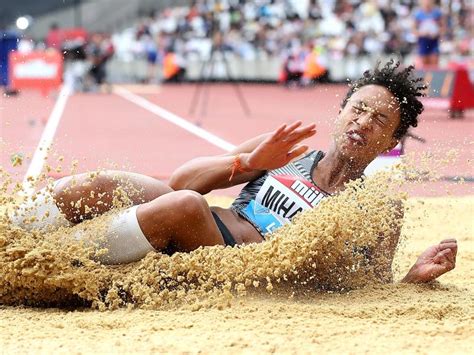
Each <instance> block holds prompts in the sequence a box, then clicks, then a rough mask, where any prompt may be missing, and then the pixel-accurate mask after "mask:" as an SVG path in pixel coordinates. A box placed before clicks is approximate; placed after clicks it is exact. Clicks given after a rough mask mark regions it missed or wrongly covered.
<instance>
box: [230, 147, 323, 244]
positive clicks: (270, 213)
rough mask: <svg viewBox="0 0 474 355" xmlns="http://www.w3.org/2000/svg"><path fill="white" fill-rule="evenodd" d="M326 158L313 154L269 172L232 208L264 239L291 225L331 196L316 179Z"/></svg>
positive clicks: (245, 192)
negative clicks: (314, 171) (315, 173)
mask: <svg viewBox="0 0 474 355" xmlns="http://www.w3.org/2000/svg"><path fill="white" fill-rule="evenodd" d="M323 155H324V154H323V152H321V151H313V152H311V153H309V154H307V155H305V156H304V157H303V158H301V159H299V160H296V161H294V162H291V163H289V164H287V165H285V166H284V167H282V168H279V169H275V170H270V171H267V172H266V173H265V174H264V175H262V176H261V177H260V178H258V179H256V180H253V181H251V182H249V183H248V184H247V185H246V186H245V187H244V188H243V189H242V191H241V192H240V195H239V196H238V197H237V199H236V200H235V201H234V203H233V204H232V207H231V208H232V209H233V210H234V211H235V212H237V213H238V214H239V216H241V217H242V218H244V219H246V220H247V221H248V222H250V223H251V224H252V225H253V226H254V227H255V228H256V229H257V231H258V232H259V233H260V234H261V235H262V236H264V235H265V234H267V233H270V232H273V231H274V230H276V229H278V228H279V227H281V226H283V225H284V224H287V223H289V222H291V220H292V219H293V218H294V217H295V216H296V215H297V214H298V213H300V212H302V211H304V210H307V209H309V208H313V207H315V206H316V205H317V204H318V203H319V202H320V201H321V200H322V199H323V198H325V197H327V196H329V194H328V193H326V192H324V191H322V190H321V189H320V188H319V187H318V186H316V184H315V183H314V181H313V179H312V173H313V170H314V169H315V167H316V166H317V164H318V162H319V161H320V160H321V158H322V157H323Z"/></svg>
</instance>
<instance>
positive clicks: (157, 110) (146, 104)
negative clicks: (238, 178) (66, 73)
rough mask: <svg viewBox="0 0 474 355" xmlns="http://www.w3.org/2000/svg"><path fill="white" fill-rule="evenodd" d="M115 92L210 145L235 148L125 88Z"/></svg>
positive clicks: (115, 89) (228, 148)
mask: <svg viewBox="0 0 474 355" xmlns="http://www.w3.org/2000/svg"><path fill="white" fill-rule="evenodd" d="M114 92H115V94H117V95H118V96H120V97H122V98H124V99H126V100H128V101H130V102H132V103H134V104H135V105H138V106H140V107H141V108H144V109H145V110H147V111H150V112H151V113H153V114H155V115H157V116H158V117H161V118H162V119H164V120H166V121H168V122H171V123H173V124H175V125H176V126H178V127H181V128H183V129H184V130H186V131H188V132H190V133H192V134H194V135H196V136H198V137H199V138H202V139H204V140H206V141H207V142H209V143H210V144H213V145H215V146H217V147H219V148H221V149H223V150H225V151H227V152H229V151H231V150H233V149H234V148H235V145H233V144H231V143H229V142H227V141H225V140H224V139H222V138H220V137H218V136H216V135H214V134H212V133H211V132H208V131H206V130H205V129H202V128H200V127H196V126H195V125H194V124H192V123H191V122H189V121H187V120H185V119H184V118H182V117H179V116H178V115H175V114H174V113H172V112H170V111H168V110H165V109H164V108H163V107H160V106H158V105H156V104H154V103H152V102H150V101H148V100H147V99H144V98H143V97H141V96H138V95H135V94H133V93H132V92H130V91H129V90H127V89H124V88H123V87H118V86H116V87H115V88H114Z"/></svg>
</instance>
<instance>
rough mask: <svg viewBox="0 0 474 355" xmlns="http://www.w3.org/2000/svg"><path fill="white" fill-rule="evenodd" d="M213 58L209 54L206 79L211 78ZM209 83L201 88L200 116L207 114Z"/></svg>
mask: <svg viewBox="0 0 474 355" xmlns="http://www.w3.org/2000/svg"><path fill="white" fill-rule="evenodd" d="M214 63H215V61H214V58H213V56H211V63H210V64H211V66H210V71H209V75H208V79H209V80H212V76H213V75H214ZM209 85H210V83H208V84H207V86H206V87H204V89H203V99H202V105H201V116H205V115H206V114H207V105H208V102H209V93H210V88H209Z"/></svg>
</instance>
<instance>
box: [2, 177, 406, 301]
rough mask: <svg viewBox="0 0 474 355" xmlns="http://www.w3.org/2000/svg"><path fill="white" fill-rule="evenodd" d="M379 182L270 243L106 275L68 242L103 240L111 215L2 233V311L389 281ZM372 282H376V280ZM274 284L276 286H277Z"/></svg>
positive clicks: (157, 259)
mask: <svg viewBox="0 0 474 355" xmlns="http://www.w3.org/2000/svg"><path fill="white" fill-rule="evenodd" d="M383 181H384V180H383V179H368V180H366V181H365V182H361V181H355V182H353V183H352V184H351V185H350V186H349V187H348V188H347V189H346V190H345V191H344V192H343V193H341V194H339V195H337V196H335V197H333V198H331V199H327V200H325V201H323V202H322V203H321V205H320V206H319V207H318V208H317V209H314V210H311V211H308V212H306V213H302V214H301V215H300V216H299V217H297V218H296V220H295V223H292V224H291V225H287V226H285V227H283V228H281V229H279V230H278V231H277V233H275V234H274V235H272V236H271V237H270V238H269V239H270V240H269V241H268V242H266V243H261V244H254V245H247V246H243V247H240V248H229V247H227V248H224V247H211V248H209V247H208V248H200V249H197V250H195V251H194V252H192V253H189V254H187V253H176V254H174V255H172V256H167V255H163V254H160V253H150V254H149V255H148V256H147V257H146V258H144V259H143V260H141V261H139V262H137V263H133V264H129V265H122V266H116V267H106V266H103V265H101V264H99V263H97V262H95V261H94V260H93V258H92V256H93V250H92V248H91V247H86V246H85V245H83V244H77V243H69V242H68V241H71V240H73V238H72V236H73V235H74V233H76V232H77V229H81V230H82V231H86V232H88V233H89V234H90V238H92V237H94V236H97V235H100V234H101V233H102V234H103V232H101V231H103V228H105V227H104V226H105V225H107V220H108V218H110V214H109V215H105V216H101V217H99V218H95V219H93V220H90V221H86V222H83V223H81V224H79V225H78V226H76V227H74V228H67V229H59V230H57V231H53V232H50V233H41V232H39V231H34V232H32V233H28V232H25V231H23V230H21V229H19V228H17V227H14V226H12V225H10V224H9V223H8V222H7V220H6V219H4V220H3V223H2V224H1V226H0V238H1V239H0V273H1V276H2V277H1V279H0V290H1V291H0V303H3V304H8V305H17V304H27V305H38V306H58V305H87V306H91V307H93V308H99V309H115V308H117V307H123V306H128V307H140V308H153V309H164V308H169V307H172V308H177V307H182V306H186V307H191V308H192V309H199V308H200V307H202V306H206V307H207V306H216V307H218V308H222V307H224V306H226V305H228V304H229V302H230V301H231V299H232V297H233V296H235V295H244V294H245V293H246V292H247V291H248V290H255V289H260V288H261V289H265V290H266V291H268V292H277V291H278V290H287V289H289V288H290V289H291V290H292V292H303V293H307V292H311V291H314V290H315V289H326V290H328V289H329V290H332V289H337V290H347V289H353V288H357V287H361V286H365V285H367V284H368V283H370V282H376V281H379V280H380V279H384V278H386V276H387V275H380V272H378V270H377V268H378V265H382V264H383V262H384V257H383V255H380V256H379V257H378V258H377V259H376V258H375V257H372V256H371V255H372V254H374V248H375V247H376V245H377V243H379V241H380V239H379V236H383V235H387V234H389V233H392V231H393V230H394V229H397V228H399V226H400V221H399V220H397V219H396V218H395V216H396V211H395V209H396V206H395V204H393V203H392V202H393V191H391V192H390V193H388V191H390V189H389V188H388V184H387V183H385V184H384V183H383ZM376 276H377V277H376ZM277 285H278V288H277V289H275V287H276V286H277Z"/></svg>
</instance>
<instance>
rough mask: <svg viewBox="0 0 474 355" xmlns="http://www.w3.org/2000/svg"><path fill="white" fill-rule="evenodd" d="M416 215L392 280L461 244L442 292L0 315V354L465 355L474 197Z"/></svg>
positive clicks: (431, 205) (405, 290)
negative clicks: (447, 244) (431, 254)
mask: <svg viewBox="0 0 474 355" xmlns="http://www.w3.org/2000/svg"><path fill="white" fill-rule="evenodd" d="M215 201H216V199H214V200H213V201H211V203H213V202H215ZM217 201H218V203H219V204H221V205H225V204H226V203H228V199H224V200H222V199H217ZM409 205H410V207H411V208H409V209H408V211H407V213H406V222H405V225H404V229H403V235H404V238H403V241H402V243H401V245H400V248H399V250H398V252H397V256H396V272H395V278H396V279H400V278H401V277H403V274H404V272H406V271H407V270H408V268H409V266H410V264H412V263H413V262H414V261H415V260H416V256H417V255H418V254H419V253H420V252H422V251H423V250H424V249H425V248H426V247H428V246H429V245H432V244H435V243H437V242H439V241H440V240H442V239H444V238H446V237H456V238H457V239H458V243H459V254H458V259H457V260H458V264H457V267H456V269H455V270H454V271H452V272H450V273H448V274H446V275H444V276H442V277H441V278H440V279H439V282H435V283H433V284H430V285H418V286H417V285H404V284H397V283H395V284H392V285H385V286H381V285H379V286H370V287H367V288H364V289H359V290H354V291H350V292H348V293H321V292H319V293H317V292H314V293H312V294H310V295H306V296H304V297H303V296H298V297H295V298H288V296H287V295H269V294H266V293H262V294H260V295H258V294H253V295H249V296H247V297H243V298H237V299H235V300H234V301H233V305H232V307H230V308H224V309H222V310H219V309H216V308H211V309H201V310H199V311H191V310H185V309H178V310H137V309H134V310H126V309H120V310H116V311H106V312H99V311H96V310H90V309H86V310H64V309H40V308H28V307H8V306H0V348H1V349H2V352H4V353H24V352H29V353H33V352H34V353H53V352H54V353H72V354H76V353H92V352H102V353H105V352H116V353H130V352H143V353H151V352H165V351H166V352H191V353H196V352H205V353H209V352H224V351H225V352H230V353H241V352H257V351H258V352H292V353H293V352H303V353H308V352H314V351H319V352H337V353H341V352H343V353H364V352H369V351H370V352H399V351H403V352H407V353H413V352H421V353H441V352H442V353H468V352H470V350H471V349H472V346H473V340H472V334H474V239H473V229H474V228H473V222H472V215H473V206H474V197H464V198H429V199H411V200H410V201H409Z"/></svg>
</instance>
